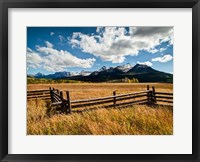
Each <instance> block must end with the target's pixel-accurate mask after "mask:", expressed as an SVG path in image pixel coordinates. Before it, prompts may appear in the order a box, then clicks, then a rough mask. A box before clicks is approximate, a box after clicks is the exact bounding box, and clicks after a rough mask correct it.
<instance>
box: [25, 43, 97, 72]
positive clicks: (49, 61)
mask: <svg viewBox="0 0 200 162" xmlns="http://www.w3.org/2000/svg"><path fill="white" fill-rule="evenodd" d="M95 61H96V60H95V59H94V58H88V59H81V58H77V57H76V56H74V55H72V54H71V53H69V52H67V51H63V50H60V51H58V50H56V49H53V48H50V47H40V46H37V49H36V51H33V50H31V49H30V48H28V49H27V67H28V68H44V69H46V70H48V71H52V72H55V71H64V70H66V68H68V67H82V68H90V67H92V65H93V64H94V62H95Z"/></svg>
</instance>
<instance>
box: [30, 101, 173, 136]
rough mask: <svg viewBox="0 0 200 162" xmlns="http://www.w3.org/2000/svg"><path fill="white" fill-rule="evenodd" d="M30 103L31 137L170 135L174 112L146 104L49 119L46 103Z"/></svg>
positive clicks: (54, 116) (167, 108)
mask: <svg viewBox="0 0 200 162" xmlns="http://www.w3.org/2000/svg"><path fill="white" fill-rule="evenodd" d="M35 102H36V101H30V102H29V104H28V119H27V124H28V127H27V128H28V129H27V134H28V135H171V134H173V112H172V108H169V107H157V108H152V107H148V106H145V105H140V106H138V105H137V106H131V107H129V108H122V109H118V108H116V109H113V108H112V109H97V110H91V111H85V112H81V113H72V114H70V115H65V114H55V115H53V116H51V117H49V116H48V115H47V114H46V113H45V111H46V110H47V108H46V104H45V102H44V101H39V104H38V106H37V107H36V106H35V105H36V103H35Z"/></svg>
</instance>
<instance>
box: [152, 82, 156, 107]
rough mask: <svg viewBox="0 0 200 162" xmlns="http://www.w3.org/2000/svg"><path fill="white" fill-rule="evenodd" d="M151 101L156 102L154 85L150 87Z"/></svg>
mask: <svg viewBox="0 0 200 162" xmlns="http://www.w3.org/2000/svg"><path fill="white" fill-rule="evenodd" d="M152 102H153V104H156V93H155V87H154V86H153V87H152Z"/></svg>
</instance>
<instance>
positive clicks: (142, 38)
mask: <svg viewBox="0 0 200 162" xmlns="http://www.w3.org/2000/svg"><path fill="white" fill-rule="evenodd" d="M96 32H97V34H92V35H88V34H83V33H81V32H74V33H73V35H72V37H71V39H70V43H71V45H72V47H76V48H80V49H81V50H82V51H83V52H87V53H90V54H92V55H94V56H96V57H100V58H101V59H102V60H103V61H111V62H112V63H122V62H123V61H124V60H125V58H126V56H128V55H131V56H137V55H138V54H139V52H140V51H141V50H145V51H147V52H150V53H156V52H158V50H157V49H155V47H156V46H157V45H159V44H161V43H162V42H164V41H171V39H172V34H173V27H130V28H125V27H104V28H102V27H97V29H96Z"/></svg>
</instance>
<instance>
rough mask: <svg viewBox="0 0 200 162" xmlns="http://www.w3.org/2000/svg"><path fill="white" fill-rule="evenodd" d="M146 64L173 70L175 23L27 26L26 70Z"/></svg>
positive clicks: (59, 69)
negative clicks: (153, 25) (117, 25)
mask: <svg viewBox="0 0 200 162" xmlns="http://www.w3.org/2000/svg"><path fill="white" fill-rule="evenodd" d="M127 63H130V64H131V65H132V66H134V65H135V64H136V63H140V64H146V65H148V66H151V67H152V68H154V69H157V70H160V71H164V72H168V73H173V27H137V26H136V27H134V26H133V27H28V28H27V73H28V74H36V73H38V72H41V73H43V74H50V73H55V72H58V71H69V72H80V71H82V70H85V71H95V70H98V69H100V68H101V67H102V66H106V67H111V66H112V67H114V66H118V65H124V64H127Z"/></svg>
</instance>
